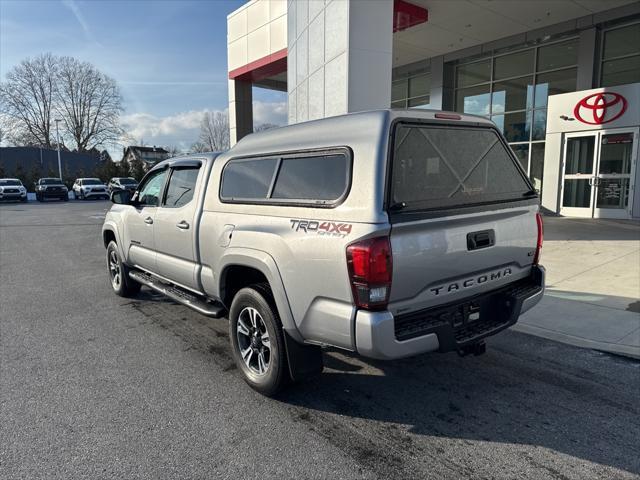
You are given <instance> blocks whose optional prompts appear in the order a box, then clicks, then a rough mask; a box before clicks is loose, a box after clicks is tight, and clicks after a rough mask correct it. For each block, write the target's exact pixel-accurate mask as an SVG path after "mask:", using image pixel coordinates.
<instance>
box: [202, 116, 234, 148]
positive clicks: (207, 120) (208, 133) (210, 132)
mask: <svg viewBox="0 0 640 480" xmlns="http://www.w3.org/2000/svg"><path fill="white" fill-rule="evenodd" d="M199 143H202V144H203V145H204V147H205V148H204V151H210V152H218V151H221V150H227V149H228V148H229V116H228V115H227V113H226V112H206V113H205V114H204V117H203V118H202V123H201V124H200V142H199Z"/></svg>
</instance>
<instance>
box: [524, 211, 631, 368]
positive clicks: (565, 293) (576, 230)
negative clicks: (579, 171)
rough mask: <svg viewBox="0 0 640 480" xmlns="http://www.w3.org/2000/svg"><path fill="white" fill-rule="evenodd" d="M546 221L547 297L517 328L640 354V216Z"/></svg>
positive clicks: (535, 333) (624, 353)
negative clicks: (626, 219) (635, 217)
mask: <svg viewBox="0 0 640 480" xmlns="http://www.w3.org/2000/svg"><path fill="white" fill-rule="evenodd" d="M544 224H545V232H544V233H545V238H544V246H543V248H542V261H541V263H542V264H543V265H544V266H545V267H546V269H547V279H546V280H547V290H546V292H545V297H544V299H543V300H542V301H541V302H540V303H539V304H538V305H537V306H536V307H534V308H533V309H532V310H530V311H529V312H527V313H526V314H524V315H523V316H522V317H521V318H520V320H519V321H518V323H517V324H516V325H515V326H514V327H513V328H514V329H515V330H518V331H521V332H525V333H529V334H533V335H537V336H540V337H544V338H549V339H551V340H556V341H559V342H564V343H569V344H571V345H576V346H579V347H585V348H592V349H596V350H602V351H605V352H611V353H616V354H620V355H626V356H630V357H634V358H639V359H640V222H632V221H613V220H591V219H573V218H560V217H545V218H544Z"/></svg>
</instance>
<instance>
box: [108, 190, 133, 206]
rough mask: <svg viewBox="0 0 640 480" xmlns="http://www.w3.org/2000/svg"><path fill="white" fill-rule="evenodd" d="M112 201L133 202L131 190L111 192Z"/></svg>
mask: <svg viewBox="0 0 640 480" xmlns="http://www.w3.org/2000/svg"><path fill="white" fill-rule="evenodd" d="M111 201H112V202H113V203H117V204H118V205H129V204H130V203H131V192H129V190H115V191H114V192H112V193H111Z"/></svg>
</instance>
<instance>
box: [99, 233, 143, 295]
mask: <svg viewBox="0 0 640 480" xmlns="http://www.w3.org/2000/svg"><path fill="white" fill-rule="evenodd" d="M107 271H108V273H109V280H110V282H111V288H113V292H114V293H115V294H116V295H118V296H120V297H133V296H135V295H137V294H138V292H139V291H140V287H142V285H140V284H139V283H138V282H136V281H135V280H133V279H132V278H131V277H129V268H128V267H127V266H126V265H125V264H124V263H122V259H121V258H120V253H118V245H117V244H116V242H114V241H113V240H111V241H110V242H109V245H107Z"/></svg>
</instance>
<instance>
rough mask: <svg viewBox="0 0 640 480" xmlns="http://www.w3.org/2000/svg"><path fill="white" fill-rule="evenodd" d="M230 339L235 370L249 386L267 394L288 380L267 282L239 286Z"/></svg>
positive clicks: (279, 387)
mask: <svg viewBox="0 0 640 480" xmlns="http://www.w3.org/2000/svg"><path fill="white" fill-rule="evenodd" d="M229 340H230V341H231V351H232V354H233V358H234V360H235V362H236V365H237V367H238V370H240V372H241V373H242V376H243V377H244V380H245V382H247V383H248V384H249V386H250V387H251V388H253V389H254V390H256V391H258V392H260V393H262V394H263V395H266V396H273V395H275V394H276V393H278V392H279V391H281V390H282V389H283V388H284V387H285V386H286V384H287V383H288V381H289V371H288V364H287V355H286V351H285V346H284V336H283V332H282V324H281V323H280V317H279V316H278V310H277V309H276V307H275V303H274V301H273V296H272V294H271V290H270V289H269V287H268V286H267V285H263V284H260V285H252V286H251V287H248V288H243V289H242V290H240V291H239V292H238V293H237V294H236V296H235V297H234V298H233V302H232V303H231V310H230V311H229Z"/></svg>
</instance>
